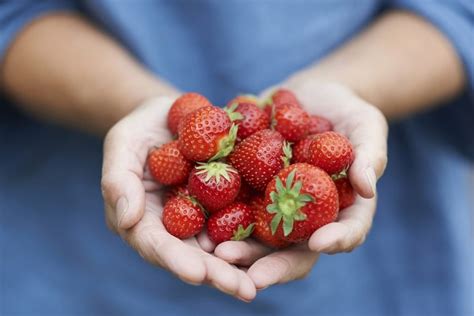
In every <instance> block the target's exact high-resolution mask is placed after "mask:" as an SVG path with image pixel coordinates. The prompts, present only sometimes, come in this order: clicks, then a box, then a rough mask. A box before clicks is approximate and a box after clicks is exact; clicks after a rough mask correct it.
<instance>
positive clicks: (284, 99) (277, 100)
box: [270, 88, 301, 107]
mask: <svg viewBox="0 0 474 316" xmlns="http://www.w3.org/2000/svg"><path fill="white" fill-rule="evenodd" d="M270 99H271V103H272V104H274V105H281V104H285V103H290V104H293V105H296V106H298V107H301V104H300V102H299V101H298V99H297V98H296V95H295V94H294V93H293V92H291V91H290V90H288V89H283V88H280V89H277V90H276V91H275V92H273V93H272V95H271V96H270Z"/></svg>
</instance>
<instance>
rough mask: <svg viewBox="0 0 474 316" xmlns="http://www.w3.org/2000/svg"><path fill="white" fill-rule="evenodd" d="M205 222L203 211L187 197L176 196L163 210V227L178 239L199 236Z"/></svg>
mask: <svg viewBox="0 0 474 316" xmlns="http://www.w3.org/2000/svg"><path fill="white" fill-rule="evenodd" d="M205 220H206V218H205V216H204V211H203V209H202V208H201V207H200V206H199V204H198V203H197V202H196V201H195V200H194V199H193V198H191V197H189V196H188V197H186V196H176V197H174V198H172V199H170V200H169V201H168V202H166V204H165V207H164V209H163V225H164V226H165V228H166V230H167V231H168V233H170V234H171V235H173V236H175V237H178V238H180V239H187V238H190V237H193V236H195V235H197V234H199V232H201V230H202V228H203V227H204V222H205Z"/></svg>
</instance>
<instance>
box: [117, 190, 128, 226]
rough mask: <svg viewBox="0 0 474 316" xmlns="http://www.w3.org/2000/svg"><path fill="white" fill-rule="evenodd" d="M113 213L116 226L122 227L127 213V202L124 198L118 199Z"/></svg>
mask: <svg viewBox="0 0 474 316" xmlns="http://www.w3.org/2000/svg"><path fill="white" fill-rule="evenodd" d="M115 211H116V212H117V217H118V225H119V226H122V221H123V219H124V217H125V214H127V211H128V200H127V198H126V197H124V196H122V197H120V198H119V199H118V201H117V205H116V206H115Z"/></svg>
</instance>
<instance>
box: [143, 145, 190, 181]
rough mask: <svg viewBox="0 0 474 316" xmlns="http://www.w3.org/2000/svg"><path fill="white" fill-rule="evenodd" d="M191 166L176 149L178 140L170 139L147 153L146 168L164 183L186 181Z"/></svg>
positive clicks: (157, 179)
mask: <svg viewBox="0 0 474 316" xmlns="http://www.w3.org/2000/svg"><path fill="white" fill-rule="evenodd" d="M192 168H193V163H192V162H191V161H189V160H187V159H186V158H185V157H184V156H183V155H182V154H181V152H180V151H179V149H178V142H177V141H172V142H171V143H168V144H165V145H163V146H161V147H159V148H155V149H153V150H152V151H151V152H150V153H149V154H148V169H149V170H150V174H151V175H152V177H153V178H154V179H155V180H156V181H158V182H159V183H161V184H164V185H176V184H181V183H184V182H185V181H186V179H187V178H188V176H189V173H190V172H191V169H192Z"/></svg>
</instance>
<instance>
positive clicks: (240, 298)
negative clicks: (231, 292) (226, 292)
mask: <svg viewBox="0 0 474 316" xmlns="http://www.w3.org/2000/svg"><path fill="white" fill-rule="evenodd" d="M237 298H238V299H239V300H241V301H242V302H245V303H250V302H251V300H247V299H245V298H243V297H240V296H237Z"/></svg>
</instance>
